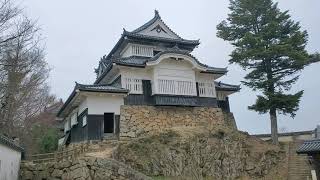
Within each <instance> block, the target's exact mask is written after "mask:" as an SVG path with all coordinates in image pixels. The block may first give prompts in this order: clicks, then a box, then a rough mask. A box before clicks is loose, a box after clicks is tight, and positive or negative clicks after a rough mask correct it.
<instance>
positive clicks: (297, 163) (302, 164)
mask: <svg viewBox="0 0 320 180" xmlns="http://www.w3.org/2000/svg"><path fill="white" fill-rule="evenodd" d="M302 142H303V141H294V142H290V143H289V152H288V153H289V154H288V180H312V178H311V165H310V164H309V162H308V156H307V155H298V154H297V153H296V150H297V149H298V147H299V146H300V145H301V144H302Z"/></svg>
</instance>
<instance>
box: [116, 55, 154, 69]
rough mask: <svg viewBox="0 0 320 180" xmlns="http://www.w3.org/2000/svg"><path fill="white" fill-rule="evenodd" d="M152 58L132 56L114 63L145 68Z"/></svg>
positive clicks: (118, 59)
mask: <svg viewBox="0 0 320 180" xmlns="http://www.w3.org/2000/svg"><path fill="white" fill-rule="evenodd" d="M149 59H150V57H139V56H130V57H124V58H117V59H113V60H112V62H113V63H116V64H120V65H131V66H141V67H144V66H145V64H146V62H147V61H148V60H149Z"/></svg>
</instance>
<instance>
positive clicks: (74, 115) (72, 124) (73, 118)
mask: <svg viewBox="0 0 320 180" xmlns="http://www.w3.org/2000/svg"><path fill="white" fill-rule="evenodd" d="M77 117H78V116H77V113H74V114H72V116H71V127H72V126H74V125H77V124H78V120H77Z"/></svg>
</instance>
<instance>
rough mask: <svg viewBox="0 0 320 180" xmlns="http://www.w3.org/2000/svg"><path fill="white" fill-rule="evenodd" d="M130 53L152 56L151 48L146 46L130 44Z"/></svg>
mask: <svg viewBox="0 0 320 180" xmlns="http://www.w3.org/2000/svg"><path fill="white" fill-rule="evenodd" d="M132 55H134V56H146V57H152V56H153V48H152V47H146V46H138V45H133V46H132Z"/></svg>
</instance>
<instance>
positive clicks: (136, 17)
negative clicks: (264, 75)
mask: <svg viewBox="0 0 320 180" xmlns="http://www.w3.org/2000/svg"><path fill="white" fill-rule="evenodd" d="M228 2H229V1H227V0H218V1H213V0H193V1H191V0H174V1H173V0H160V1H159V0H157V1H155V0H135V1H133V0H114V1H102V0H92V1H85V0H67V1H66V0H55V1H48V0H46V1H44V0H22V2H20V3H21V4H22V6H23V7H24V8H25V10H26V11H27V14H28V16H31V17H32V18H34V19H37V20H38V23H39V24H40V26H41V28H42V34H43V36H44V37H45V41H46V47H47V49H46V52H47V61H48V63H49V64H50V67H52V71H51V74H50V79H49V82H50V85H51V87H52V93H54V94H56V95H57V97H59V98H62V99H63V100H66V98H67V97H68V96H69V94H70V93H71V91H72V90H73V88H74V85H75V83H74V82H75V81H77V82H79V83H87V84H90V83H93V82H94V80H95V73H94V68H95V67H96V66H97V65H98V61H99V59H100V57H101V56H103V55H105V54H108V53H109V51H110V50H111V48H112V47H113V46H114V45H115V43H116V42H117V40H118V39H119V38H120V35H121V33H122V29H123V28H125V29H126V30H129V31H131V30H133V29H135V28H137V27H139V26H141V25H142V24H144V23H145V22H147V21H148V20H150V19H151V18H152V17H153V16H154V9H157V10H159V12H160V15H161V17H162V19H163V20H164V21H165V23H166V24H167V25H168V26H169V27H171V29H173V30H174V31H175V32H176V33H178V34H179V35H180V36H182V37H183V38H185V39H200V41H201V45H200V46H199V47H198V48H197V49H196V50H195V51H194V52H193V55H195V56H196V57H197V58H198V59H199V60H200V61H201V62H203V63H206V64H208V65H211V66H216V67H228V69H229V73H228V75H227V76H226V77H223V78H221V80H222V81H224V82H227V83H233V84H240V81H241V80H242V78H243V76H244V75H245V72H244V71H242V70H241V69H240V68H239V67H238V66H236V65H229V64H228V59H229V56H228V55H229V54H230V52H231V50H232V47H231V46H230V45H229V43H228V42H224V41H223V40H221V39H219V38H217V37H216V25H217V24H218V23H219V22H220V21H222V20H223V19H225V18H226V17H227V13H228V8H227V7H228ZM279 6H280V7H281V9H283V10H290V14H291V15H292V17H293V19H294V20H297V21H300V22H301V25H302V27H303V29H305V30H307V31H308V33H309V36H310V38H309V44H308V51H309V52H315V51H320V23H319V20H320V13H319V7H320V1H319V0H307V1H306V0H279ZM319 70H320V63H318V64H314V65H312V66H309V67H307V68H306V69H305V70H304V71H303V72H302V75H301V78H300V80H299V81H298V83H297V84H296V85H295V86H294V88H293V89H292V92H296V91H298V90H300V89H304V90H305V93H304V96H303V98H302V101H301V103H300V110H299V111H298V112H297V116H296V118H295V119H291V118H290V117H284V116H279V124H278V126H279V129H280V130H282V131H284V130H286V131H298V130H311V129H314V128H315V126H316V125H317V124H318V123H319V122H320V115H319V113H320V112H319V110H320V93H319V90H320V72H319ZM256 94H257V92H253V91H252V90H250V89H248V88H246V87H244V86H242V90H241V92H240V93H236V94H234V95H232V96H231V97H230V103H231V109H232V112H233V113H234V116H235V118H236V121H237V125H238V128H239V129H240V130H242V131H247V132H249V133H251V134H256V133H269V131H270V123H269V119H268V116H267V115H259V114H257V113H256V112H252V111H249V110H248V109H247V106H248V105H251V104H252V103H254V101H255V98H256Z"/></svg>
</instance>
